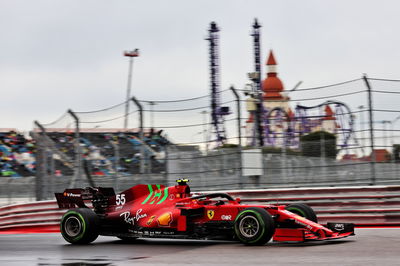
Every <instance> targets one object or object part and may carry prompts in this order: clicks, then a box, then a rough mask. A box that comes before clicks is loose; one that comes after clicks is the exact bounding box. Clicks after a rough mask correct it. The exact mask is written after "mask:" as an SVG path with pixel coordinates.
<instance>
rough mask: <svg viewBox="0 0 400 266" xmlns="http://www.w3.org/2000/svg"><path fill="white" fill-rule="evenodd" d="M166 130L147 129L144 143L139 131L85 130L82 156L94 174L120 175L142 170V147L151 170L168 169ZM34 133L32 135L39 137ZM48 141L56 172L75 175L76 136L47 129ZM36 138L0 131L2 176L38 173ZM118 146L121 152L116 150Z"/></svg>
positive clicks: (160, 170)
mask: <svg viewBox="0 0 400 266" xmlns="http://www.w3.org/2000/svg"><path fill="white" fill-rule="evenodd" d="M161 132H162V131H158V132H155V131H154V130H149V131H148V132H146V134H145V137H144V142H142V141H141V140H140V139H139V135H138V133H137V132H134V131H132V132H121V130H120V129H112V128H111V129H81V132H80V147H81V152H82V156H83V158H84V160H85V161H87V162H88V164H87V165H88V166H89V168H90V172H91V174H92V175H99V176H107V175H112V174H114V173H115V171H117V172H118V173H120V174H135V173H139V163H140V156H141V155H140V154H141V146H142V145H143V147H144V151H145V157H146V159H147V160H148V161H149V162H148V164H149V167H151V169H149V172H152V173H160V172H162V171H164V168H165V162H164V161H163V160H164V157H165V155H164V148H163V147H164V146H165V145H167V144H168V143H169V141H168V140H167V139H165V138H164V137H163V136H162V135H161ZM35 133H37V132H33V134H32V136H35ZM46 135H47V136H48V137H49V138H48V141H49V142H51V144H52V145H50V144H49V143H47V145H48V146H49V147H50V146H51V147H52V149H53V150H54V149H57V150H58V152H57V153H53V155H52V158H53V159H54V173H52V174H54V175H58V176H71V175H73V169H72V168H73V163H72V162H73V160H74V159H75V155H76V153H75V136H74V133H73V132H71V130H69V129H62V128H61V129H60V128H57V129H46ZM36 145H37V143H36V141H35V138H31V137H25V136H24V135H22V134H20V133H17V130H16V129H2V130H0V157H1V164H0V169H1V176H7V177H15V178H17V177H24V176H32V175H35V171H36V148H37V147H36ZM116 149H118V151H116Z"/></svg>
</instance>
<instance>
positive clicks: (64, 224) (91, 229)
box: [60, 208, 99, 244]
mask: <svg viewBox="0 0 400 266" xmlns="http://www.w3.org/2000/svg"><path fill="white" fill-rule="evenodd" d="M98 223H99V218H98V217H97V214H96V213H94V211H92V210H91V209H87V208H78V209H72V210H69V211H67V212H66V213H65V214H64V215H63V217H62V218H61V222H60V230H61V235H62V236H63V237H64V239H65V240H66V241H68V242H69V243H71V244H89V243H91V242H93V241H94V240H95V239H96V238H97V237H98V236H99V234H98Z"/></svg>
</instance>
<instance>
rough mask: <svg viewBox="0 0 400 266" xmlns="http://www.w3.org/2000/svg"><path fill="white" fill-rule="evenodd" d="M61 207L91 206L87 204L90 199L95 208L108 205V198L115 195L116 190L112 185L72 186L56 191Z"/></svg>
mask: <svg viewBox="0 0 400 266" xmlns="http://www.w3.org/2000/svg"><path fill="white" fill-rule="evenodd" d="M54 194H55V196H56V199H57V204H58V207H59V208H60V209H73V208H77V207H78V208H89V207H88V206H87V205H86V204H85V202H86V203H88V202H89V201H91V203H92V204H93V207H95V208H105V207H107V206H108V199H109V198H110V197H113V196H115V191H114V189H113V188H110V187H95V188H92V187H87V188H71V189H66V190H64V192H63V193H54Z"/></svg>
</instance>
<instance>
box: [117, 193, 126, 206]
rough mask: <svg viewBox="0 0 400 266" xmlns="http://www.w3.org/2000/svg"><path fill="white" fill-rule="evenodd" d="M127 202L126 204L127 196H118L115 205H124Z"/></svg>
mask: <svg viewBox="0 0 400 266" xmlns="http://www.w3.org/2000/svg"><path fill="white" fill-rule="evenodd" d="M125 202H126V200H125V194H120V195H117V199H116V201H115V203H116V204H117V205H124V204H125Z"/></svg>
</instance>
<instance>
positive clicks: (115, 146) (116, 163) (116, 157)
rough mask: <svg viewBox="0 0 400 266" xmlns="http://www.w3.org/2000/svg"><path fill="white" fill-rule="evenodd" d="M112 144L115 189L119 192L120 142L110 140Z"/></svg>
mask: <svg viewBox="0 0 400 266" xmlns="http://www.w3.org/2000/svg"><path fill="white" fill-rule="evenodd" d="M110 144H111V146H112V147H113V149H114V171H115V174H114V189H115V190H117V191H118V178H119V174H118V168H119V158H120V156H119V142H114V141H113V140H110Z"/></svg>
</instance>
